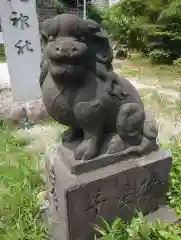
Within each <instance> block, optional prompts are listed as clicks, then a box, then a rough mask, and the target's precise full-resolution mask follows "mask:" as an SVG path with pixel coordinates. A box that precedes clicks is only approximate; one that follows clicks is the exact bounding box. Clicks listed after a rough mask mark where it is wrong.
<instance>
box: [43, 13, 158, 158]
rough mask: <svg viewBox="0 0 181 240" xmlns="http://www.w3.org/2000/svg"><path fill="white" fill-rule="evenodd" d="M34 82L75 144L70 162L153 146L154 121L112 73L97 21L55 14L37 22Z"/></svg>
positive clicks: (105, 38) (109, 51) (121, 79)
mask: <svg viewBox="0 0 181 240" xmlns="http://www.w3.org/2000/svg"><path fill="white" fill-rule="evenodd" d="M40 32H41V42H42V61H41V75H40V80H39V81H40V86H41V89H42V97H43V101H44V104H45V107H46V109H47V112H48V113H49V115H50V116H52V117H53V118H54V119H55V120H56V121H57V122H59V123H60V124H63V125H66V126H67V127H68V129H67V130H66V131H65V132H64V133H63V136H62V141H63V144H67V143H69V144H72V146H73V145H74V142H78V144H77V145H76V147H75V149H74V158H75V160H96V159H97V158H98V157H100V156H101V155H105V154H106V155H110V156H112V155H124V156H125V158H126V156H128V155H130V154H132V155H133V156H134V154H144V153H149V152H151V151H153V150H156V148H157V144H156V138H157V133H158V132H157V125H156V122H155V121H154V120H153V119H152V118H151V117H150V116H149V117H148V116H146V114H145V110H144V105H143V103H142V100H141V98H140V96H139V94H138V92H137V90H136V89H135V88H134V87H133V86H132V84H131V83H130V82H129V81H128V80H126V79H125V78H124V77H122V76H118V75H117V74H115V73H114V70H113V67H112V60H113V52H112V49H111V47H110V43H109V39H108V34H107V32H106V31H105V30H104V29H102V27H101V25H99V24H98V23H97V22H95V21H93V20H91V19H87V20H82V19H81V18H79V17H78V16H74V15H71V14H61V15H57V16H56V17H54V18H53V19H49V20H46V21H45V22H44V23H43V24H42V26H41V31H40Z"/></svg>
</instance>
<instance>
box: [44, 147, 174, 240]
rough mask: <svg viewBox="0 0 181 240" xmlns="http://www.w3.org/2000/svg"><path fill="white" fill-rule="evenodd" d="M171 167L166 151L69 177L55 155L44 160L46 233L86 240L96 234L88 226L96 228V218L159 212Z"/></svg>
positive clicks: (124, 216)
mask: <svg viewBox="0 0 181 240" xmlns="http://www.w3.org/2000/svg"><path fill="white" fill-rule="evenodd" d="M171 162H172V160H171V155H170V154H169V153H168V152H167V151H164V150H158V151H155V152H152V153H151V154H149V155H145V156H144V157H141V158H135V159H129V160H128V161H122V162H119V163H115V164H112V165H110V166H107V167H104V168H99V169H96V170H94V171H90V172H87V173H83V174H81V175H73V174H71V173H70V172H69V170H68V168H67V167H66V166H65V165H64V164H63V163H62V161H61V159H60V156H59V155H58V154H57V149H56V148H55V149H53V150H52V151H51V152H48V153H47V154H46V171H47V173H48V179H49V189H50V191H51V193H52V208H51V211H52V212H51V213H49V214H50V215H51V216H50V218H49V226H50V229H49V231H50V233H51V234H53V236H54V239H55V240H60V239H61V240H77V239H79V240H90V239H93V234H94V231H93V227H92V225H91V224H99V223H100V217H103V218H105V219H106V220H108V221H112V220H114V219H115V218H116V217H117V216H118V217H121V218H122V219H124V220H129V219H130V218H131V217H133V216H134V214H135V212H136V211H142V212H143V213H144V214H148V213H150V212H153V211H155V210H157V209H158V208H159V207H160V206H163V205H164V204H165V199H166V192H167V188H168V182H169V173H170V167H171ZM52 216H53V217H52ZM50 222H51V224H50Z"/></svg>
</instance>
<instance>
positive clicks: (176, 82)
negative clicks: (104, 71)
mask: <svg viewBox="0 0 181 240" xmlns="http://www.w3.org/2000/svg"><path fill="white" fill-rule="evenodd" d="M114 67H115V68H116V69H120V72H121V74H123V75H124V76H125V77H127V78H129V77H135V78H138V79H139V82H141V83H144V84H146V85H155V84H158V85H160V86H161V87H166V88H169V89H174V90H176V91H179V88H180V90H181V82H180V72H179V71H176V69H175V67H174V66H168V65H153V64H151V63H150V61H149V59H147V58H143V57H142V56H141V55H140V54H139V53H133V54H132V56H131V58H129V59H125V60H118V61H117V60H116V61H115V62H114Z"/></svg>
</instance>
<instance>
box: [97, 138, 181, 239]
mask: <svg viewBox="0 0 181 240" xmlns="http://www.w3.org/2000/svg"><path fill="white" fill-rule="evenodd" d="M167 148H169V149H170V150H171V152H172V156H173V165H172V171H171V183H170V189H169V192H168V203H169V204H170V206H171V207H172V208H173V209H174V210H175V211H176V213H177V214H178V217H179V218H180V219H181V143H180V142H179V141H177V140H174V141H173V142H172V143H171V144H170V145H169V146H167ZM102 222H103V224H102V225H103V226H102V227H98V226H95V230H96V231H97V232H98V233H99V234H101V236H102V237H101V240H181V224H180V223H178V224H175V225H169V224H166V223H161V222H160V221H159V220H157V223H156V224H152V223H149V222H147V221H146V220H145V219H144V218H143V215H142V214H141V213H139V214H138V216H137V217H135V218H133V220H132V221H131V223H130V224H126V223H124V222H122V221H121V219H119V218H117V219H116V220H115V221H114V222H113V224H112V225H109V224H108V223H107V222H106V221H105V220H104V219H102ZM95 239H96V237H95Z"/></svg>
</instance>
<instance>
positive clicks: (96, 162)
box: [57, 136, 158, 174]
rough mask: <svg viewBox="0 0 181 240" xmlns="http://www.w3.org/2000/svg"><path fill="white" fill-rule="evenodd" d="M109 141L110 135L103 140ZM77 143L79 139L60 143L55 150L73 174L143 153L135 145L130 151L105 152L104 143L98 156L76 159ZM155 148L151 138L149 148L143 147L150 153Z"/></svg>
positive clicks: (155, 144) (132, 157) (156, 146)
mask: <svg viewBox="0 0 181 240" xmlns="http://www.w3.org/2000/svg"><path fill="white" fill-rule="evenodd" d="M110 141H112V137H111V136H110V137H109V139H108V140H107V141H105V143H106V142H108V143H109V142H110ZM78 144H80V141H74V144H73V143H69V144H68V143H66V144H60V145H59V147H58V152H57V155H58V156H59V158H60V159H61V161H62V162H63V163H64V164H65V165H66V166H67V167H68V168H69V170H70V172H71V173H74V174H81V173H83V172H89V171H92V170H94V169H97V168H100V167H105V166H108V165H110V164H113V163H116V162H120V161H123V160H125V159H126V160H128V159H134V158H135V157H136V156H137V157H140V156H141V155H142V154H143V152H142V153H139V152H138V151H137V147H135V151H133V148H131V151H130V152H129V149H126V150H124V151H121V152H118V153H116V154H111V153H107V144H105V146H103V147H102V149H101V150H100V153H101V154H100V155H99V156H98V157H96V158H93V159H91V160H89V161H77V160H76V159H75V158H74V151H75V149H76V147H77V145H78ZM157 149H158V145H157V143H156V141H155V140H152V142H151V144H150V146H149V148H145V150H144V154H147V153H150V151H155V150H157Z"/></svg>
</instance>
